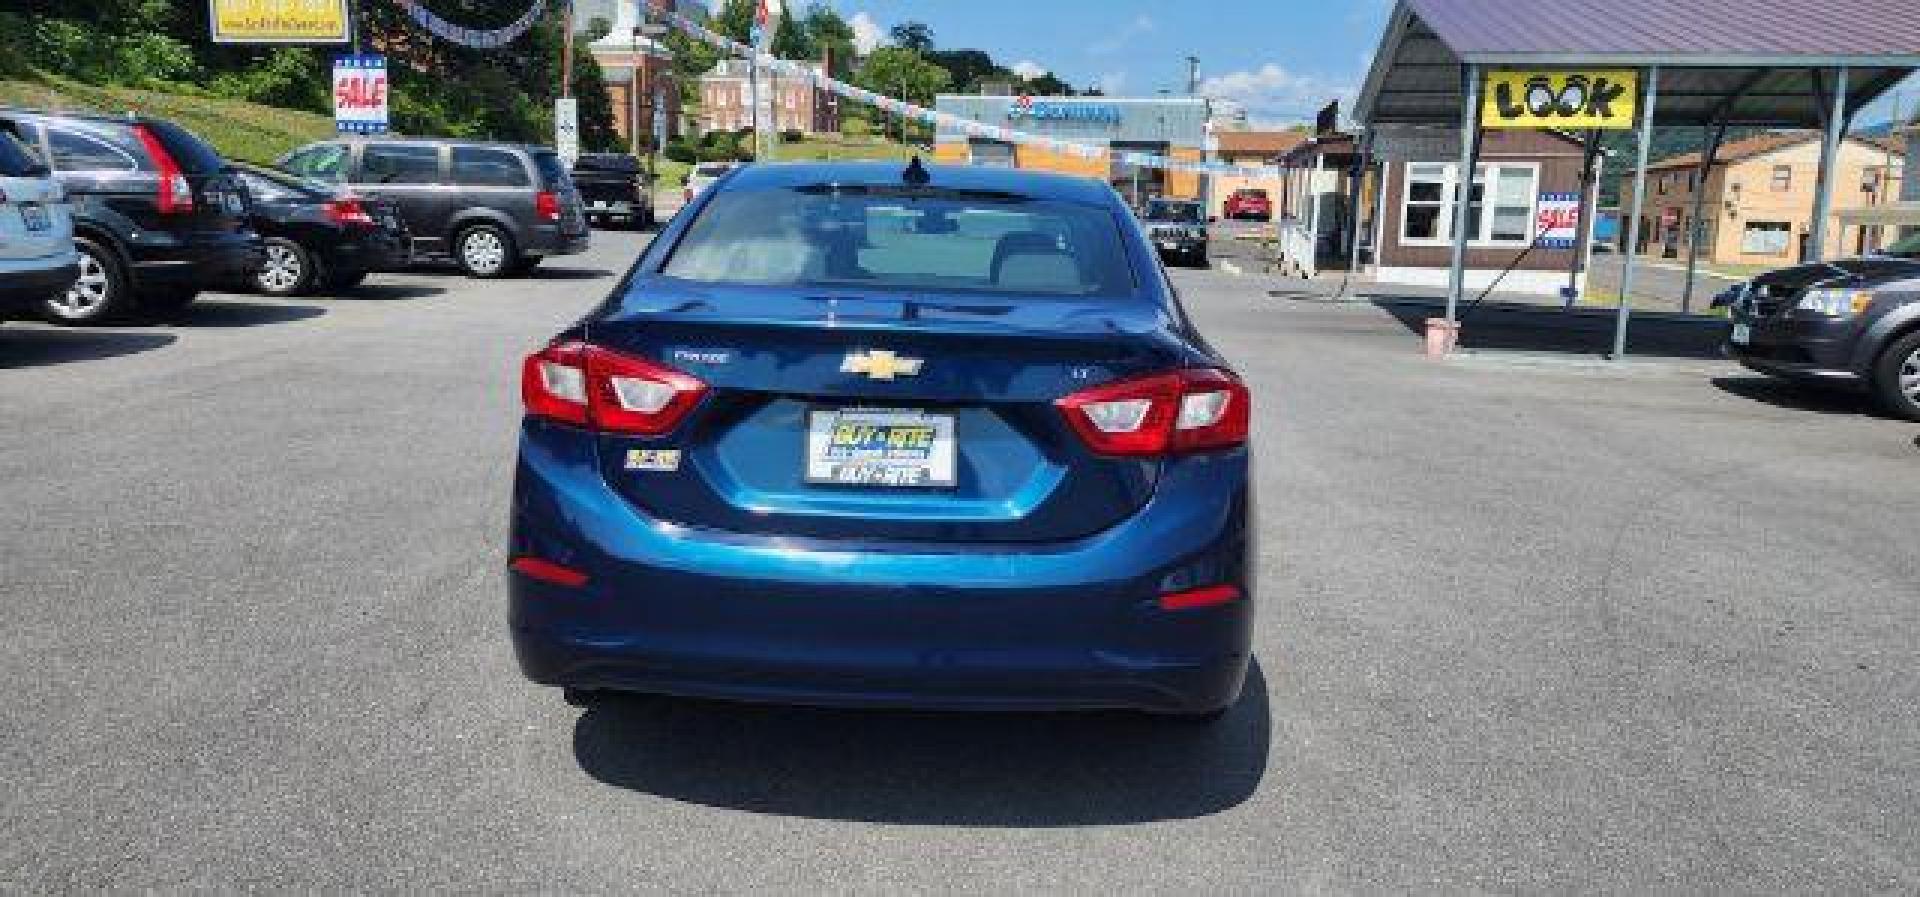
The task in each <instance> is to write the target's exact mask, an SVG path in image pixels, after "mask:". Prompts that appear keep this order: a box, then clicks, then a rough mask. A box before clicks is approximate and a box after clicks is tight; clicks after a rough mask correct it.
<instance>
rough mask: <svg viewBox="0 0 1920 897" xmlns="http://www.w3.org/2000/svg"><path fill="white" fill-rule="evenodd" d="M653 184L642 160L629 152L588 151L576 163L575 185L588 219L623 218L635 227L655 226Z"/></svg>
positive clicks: (574, 167) (574, 164) (574, 168)
mask: <svg viewBox="0 0 1920 897" xmlns="http://www.w3.org/2000/svg"><path fill="white" fill-rule="evenodd" d="M651 183H652V181H651V179H650V178H649V177H648V175H647V172H646V169H645V168H644V167H643V166H642V165H641V164H640V160H639V159H638V158H637V157H635V156H631V155H628V154H626V153H587V154H586V155H583V156H581V157H580V159H579V161H577V162H574V163H573V185H574V186H575V187H577V188H579V190H580V201H581V203H583V204H584V205H585V206H586V209H587V218H588V220H592V219H594V218H599V219H601V220H603V221H607V220H612V219H614V218H619V219H621V220H623V221H625V222H627V223H628V224H629V225H632V226H634V227H652V226H653V224H654V221H653V191H652V190H651V189H649V185H650V184H651Z"/></svg>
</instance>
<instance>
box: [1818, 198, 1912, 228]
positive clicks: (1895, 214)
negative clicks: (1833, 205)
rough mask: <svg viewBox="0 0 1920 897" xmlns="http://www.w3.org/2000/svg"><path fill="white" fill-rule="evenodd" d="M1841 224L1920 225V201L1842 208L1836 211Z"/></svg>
mask: <svg viewBox="0 0 1920 897" xmlns="http://www.w3.org/2000/svg"><path fill="white" fill-rule="evenodd" d="M1835 217H1837V218H1839V219H1840V223H1841V224H1847V225H1868V226H1871V225H1894V226H1896V227H1898V226H1905V227H1920V202H1890V203H1887V204H1886V205H1883V206H1866V207H1864V208H1858V209H1841V210H1840V211H1839V212H1836V213H1835Z"/></svg>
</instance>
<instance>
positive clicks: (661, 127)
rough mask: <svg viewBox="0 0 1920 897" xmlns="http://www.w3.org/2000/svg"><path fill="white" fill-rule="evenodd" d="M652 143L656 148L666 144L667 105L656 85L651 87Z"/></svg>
mask: <svg viewBox="0 0 1920 897" xmlns="http://www.w3.org/2000/svg"><path fill="white" fill-rule="evenodd" d="M653 145H654V147H655V148H656V149H657V148H659V147H663V146H666V145H667V107H666V103H665V102H663V99H662V97H661V96H660V88H659V86H658V85H655V86H654V88H653Z"/></svg>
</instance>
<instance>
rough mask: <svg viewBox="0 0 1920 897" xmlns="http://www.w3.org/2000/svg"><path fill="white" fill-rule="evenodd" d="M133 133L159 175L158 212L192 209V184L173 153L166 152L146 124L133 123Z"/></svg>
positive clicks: (165, 213)
mask: <svg viewBox="0 0 1920 897" xmlns="http://www.w3.org/2000/svg"><path fill="white" fill-rule="evenodd" d="M133 134H134V136H135V137H138V138H140V145H141V146H142V147H143V148H145V149H146V151H147V158H148V159H149V160H151V161H152V162H153V168H154V171H155V172H157V173H159V175H160V199H159V206H160V214H162V215H185V214H189V213H191V212H192V211H193V185H191V184H188V183H187V176H186V174H185V173H183V172H182V171H181V170H180V163H178V162H175V161H174V160H173V154H171V153H169V152H167V147H166V145H165V144H162V143H161V142H160V137H159V136H158V135H156V134H154V133H153V129H151V128H149V127H147V126H146V125H134V126H133Z"/></svg>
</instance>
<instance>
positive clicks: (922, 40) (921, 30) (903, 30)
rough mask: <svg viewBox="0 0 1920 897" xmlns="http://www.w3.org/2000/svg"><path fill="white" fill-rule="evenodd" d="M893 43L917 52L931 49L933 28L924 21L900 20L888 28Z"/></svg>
mask: <svg viewBox="0 0 1920 897" xmlns="http://www.w3.org/2000/svg"><path fill="white" fill-rule="evenodd" d="M887 33H888V35H889V36H890V37H892V38H893V45H894V46H896V47H900V48H901V49H905V50H913V51H914V52H917V53H925V52H927V51H929V50H932V49H933V28H932V27H930V26H929V25H927V23H925V22H901V23H900V24H898V25H895V26H893V28H891V29H889V30H888V32H887Z"/></svg>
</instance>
